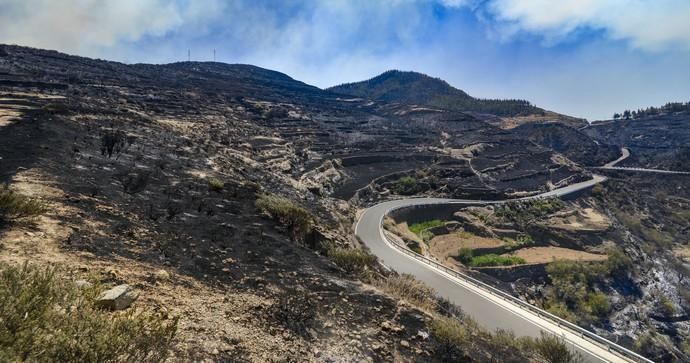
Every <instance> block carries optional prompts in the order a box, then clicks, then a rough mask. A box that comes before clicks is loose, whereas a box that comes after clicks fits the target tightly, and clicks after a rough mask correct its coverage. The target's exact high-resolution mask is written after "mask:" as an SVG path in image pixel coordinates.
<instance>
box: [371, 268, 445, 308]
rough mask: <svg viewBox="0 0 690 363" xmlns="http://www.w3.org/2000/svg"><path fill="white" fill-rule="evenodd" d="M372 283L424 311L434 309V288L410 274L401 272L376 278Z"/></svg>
mask: <svg viewBox="0 0 690 363" xmlns="http://www.w3.org/2000/svg"><path fill="white" fill-rule="evenodd" d="M373 284H374V285H375V286H376V287H378V288H380V289H381V290H383V291H385V292H387V293H389V294H391V295H393V296H395V297H397V298H399V299H401V300H405V301H407V302H408V303H410V304H412V305H414V306H416V307H418V308H419V309H422V310H426V311H434V309H435V308H436V303H437V302H436V297H435V293H434V290H433V289H432V288H430V287H428V286H426V285H425V284H424V283H423V282H420V281H418V280H417V279H415V278H414V277H413V276H412V275H407V274H402V275H394V276H388V277H384V278H382V279H376V280H374V281H373Z"/></svg>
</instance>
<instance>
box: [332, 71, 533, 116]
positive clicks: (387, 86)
mask: <svg viewBox="0 0 690 363" xmlns="http://www.w3.org/2000/svg"><path fill="white" fill-rule="evenodd" d="M327 90H328V91H331V92H335V93H341V94H346V95H351V96H357V97H364V98H369V99H372V100H377V101H382V102H400V103H408V104H410V103H413V104H419V105H425V106H430V107H437V108H442V109H447V110H451V111H462V112H477V113H487V114H493V115H497V116H526V115H533V114H542V113H544V110H542V109H541V108H538V107H535V106H533V105H532V104H530V103H529V102H528V101H526V100H518V99H514V100H513V99H511V100H498V99H479V98H474V97H472V96H470V95H469V94H467V93H466V92H464V91H462V90H460V89H457V88H455V87H453V86H451V85H449V84H448V83H447V82H446V81H444V80H442V79H440V78H434V77H430V76H428V75H426V74H423V73H418V72H406V71H399V70H390V71H386V72H384V73H382V74H380V75H378V76H376V77H374V78H371V79H369V80H366V81H362V82H355V83H346V84H342V85H339V86H335V87H331V88H328V89H327Z"/></svg>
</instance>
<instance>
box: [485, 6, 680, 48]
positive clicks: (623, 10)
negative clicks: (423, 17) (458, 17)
mask: <svg viewBox="0 0 690 363" xmlns="http://www.w3.org/2000/svg"><path fill="white" fill-rule="evenodd" d="M487 6H488V11H489V12H490V13H492V14H493V15H494V16H495V18H496V19H497V20H498V21H499V22H502V23H503V25H508V26H507V27H504V30H505V31H508V32H515V31H519V30H522V31H526V32H530V33H535V34H541V35H544V36H545V37H546V38H547V39H558V38H562V37H565V36H567V35H569V34H571V33H572V32H574V31H576V30H577V29H580V28H590V29H595V30H603V31H604V32H605V33H606V34H607V35H608V36H609V37H611V38H612V39H617V40H626V41H629V42H630V44H631V45H632V46H633V47H635V48H638V49H643V50H651V51H659V50H666V49H670V48H674V47H683V48H686V49H688V50H690V2H689V1H686V0H654V1H650V0H559V1H553V0H490V1H489V3H488V5H487Z"/></svg>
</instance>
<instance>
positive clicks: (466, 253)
mask: <svg viewBox="0 0 690 363" xmlns="http://www.w3.org/2000/svg"><path fill="white" fill-rule="evenodd" d="M472 258H474V252H472V250H471V249H469V248H467V247H463V248H461V249H460V250H459V251H458V261H460V262H462V263H464V264H466V265H467V264H469V263H470V262H472Z"/></svg>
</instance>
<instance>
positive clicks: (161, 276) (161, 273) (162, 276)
mask: <svg viewBox="0 0 690 363" xmlns="http://www.w3.org/2000/svg"><path fill="white" fill-rule="evenodd" d="M153 278H154V279H155V280H156V281H168V280H170V273H169V272H168V271H165V270H163V269H161V270H158V271H156V272H154V273H153Z"/></svg>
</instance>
